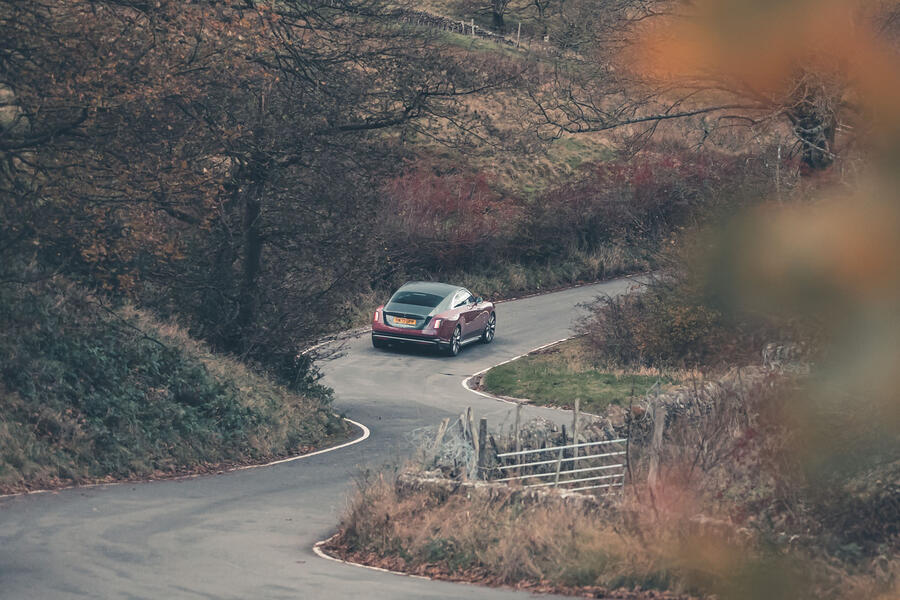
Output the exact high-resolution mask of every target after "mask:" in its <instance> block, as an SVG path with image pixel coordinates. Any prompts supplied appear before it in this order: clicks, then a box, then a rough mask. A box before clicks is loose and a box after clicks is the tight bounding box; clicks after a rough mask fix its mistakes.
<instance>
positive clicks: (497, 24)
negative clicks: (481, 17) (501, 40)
mask: <svg viewBox="0 0 900 600" xmlns="http://www.w3.org/2000/svg"><path fill="white" fill-rule="evenodd" d="M491 14H492V15H493V18H494V19H493V20H494V29H496V30H497V31H499V32H500V33H503V31H504V28H505V26H506V24H505V23H504V22H503V13H501V12H497V11H496V10H495V11H491Z"/></svg>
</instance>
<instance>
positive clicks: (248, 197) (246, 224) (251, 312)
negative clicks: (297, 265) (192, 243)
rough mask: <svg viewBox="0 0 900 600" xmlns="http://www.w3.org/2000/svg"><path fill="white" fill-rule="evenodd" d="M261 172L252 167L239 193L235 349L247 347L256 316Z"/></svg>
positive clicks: (259, 252)
mask: <svg viewBox="0 0 900 600" xmlns="http://www.w3.org/2000/svg"><path fill="white" fill-rule="evenodd" d="M263 182H264V175H263V173H262V172H261V169H259V168H254V169H253V173H252V176H251V181H250V183H249V184H248V187H247V189H246V190H245V192H244V193H243V194H242V196H243V210H244V215H243V226H242V229H243V246H244V248H243V261H242V263H241V285H240V292H239V294H238V306H239V308H238V315H237V321H236V323H235V325H236V331H235V332H234V333H235V334H236V335H239V336H240V338H241V339H236V340H234V342H235V343H234V348H233V350H235V351H244V350H246V348H247V345H248V344H247V342H248V340H247V338H248V337H249V335H250V331H251V329H252V327H253V323H254V321H255V320H256V310H257V301H258V297H259V290H258V282H257V280H258V278H259V272H260V270H261V267H262V251H263V237H262V192H263V189H264V185H263Z"/></svg>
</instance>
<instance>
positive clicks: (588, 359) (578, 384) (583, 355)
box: [481, 337, 681, 413]
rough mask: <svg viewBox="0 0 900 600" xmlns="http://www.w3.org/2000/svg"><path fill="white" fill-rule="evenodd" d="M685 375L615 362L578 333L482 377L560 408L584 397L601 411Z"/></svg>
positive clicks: (497, 388) (494, 387) (485, 384)
mask: <svg viewBox="0 0 900 600" xmlns="http://www.w3.org/2000/svg"><path fill="white" fill-rule="evenodd" d="M680 380H681V376H680V374H677V373H674V372H662V371H658V370H655V369H639V370H636V371H623V370H621V369H616V368H613V367H610V366H608V365H606V364H604V362H603V361H602V359H601V357H598V356H597V355H596V353H594V352H593V351H592V350H591V349H590V347H589V346H588V344H587V343H586V341H585V339H584V338H582V337H578V338H573V339H571V340H567V341H565V342H562V343H560V344H557V345H555V346H551V347H550V348H545V349H543V350H540V351H538V352H534V353H532V354H529V355H527V356H523V357H522V358H519V359H516V360H514V361H512V362H509V363H506V364H504V365H500V366H498V367H494V368H493V369H491V370H490V371H488V372H487V373H485V375H484V377H483V378H482V379H481V388H482V389H483V390H485V391H487V392H489V393H491V394H495V395H498V396H509V397H513V398H527V399H529V400H531V401H532V402H533V403H534V404H538V405H541V406H555V407H558V408H569V409H571V408H572V407H573V406H574V404H575V399H576V398H580V399H581V408H582V410H584V411H587V412H591V413H600V412H603V411H604V410H605V409H606V408H607V407H608V406H610V405H618V406H622V405H625V404H627V403H628V399H629V398H632V397H638V398H639V397H643V395H644V394H646V393H647V392H648V391H649V390H650V388H651V387H653V385H654V384H656V383H657V382H659V383H660V385H661V386H662V388H663V389H665V388H667V387H670V386H672V385H673V384H676V383H678V382H679V381H680Z"/></svg>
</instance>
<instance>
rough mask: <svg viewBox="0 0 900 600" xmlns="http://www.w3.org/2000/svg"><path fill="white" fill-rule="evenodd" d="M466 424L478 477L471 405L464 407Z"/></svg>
mask: <svg viewBox="0 0 900 600" xmlns="http://www.w3.org/2000/svg"><path fill="white" fill-rule="evenodd" d="M466 425H467V427H468V429H469V436H470V437H469V439H470V440H472V450H473V451H474V452H475V465H474V466H475V470H476V473H475V477H476V478H477V477H478V473H477V470H478V461H479V457H478V430H477V429H475V416H474V415H473V414H472V407H471V406H470V407H468V408H467V409H466Z"/></svg>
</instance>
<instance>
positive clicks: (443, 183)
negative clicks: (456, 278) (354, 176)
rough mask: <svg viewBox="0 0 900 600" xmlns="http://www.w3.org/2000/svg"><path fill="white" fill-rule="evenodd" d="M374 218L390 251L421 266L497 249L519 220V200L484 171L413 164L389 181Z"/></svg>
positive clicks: (460, 261) (448, 264)
mask: <svg viewBox="0 0 900 600" xmlns="http://www.w3.org/2000/svg"><path fill="white" fill-rule="evenodd" d="M386 192H387V201H386V203H385V205H384V207H383V208H382V214H381V215H380V219H379V221H380V222H381V223H382V227H383V231H385V232H386V233H388V235H387V239H390V240H392V243H393V244H394V246H395V247H394V255H399V256H401V257H404V258H405V260H406V261H407V263H408V264H409V263H411V264H414V265H416V266H420V267H426V268H428V267H435V268H437V267H440V268H453V267H456V266H463V265H464V264H465V263H466V262H467V261H468V260H470V259H471V258H473V257H474V256H475V255H476V254H477V253H480V252H496V251H498V249H500V248H502V247H503V246H504V245H505V244H506V243H507V242H508V239H509V237H510V235H511V234H512V232H513V231H514V230H515V228H516V225H517V223H518V221H519V215H520V207H519V205H518V202H516V201H515V200H511V199H510V198H507V197H505V196H503V195H502V194H501V193H499V192H498V191H496V190H495V189H494V188H493V187H492V185H491V180H490V178H489V176H488V175H487V174H485V173H452V174H439V173H436V172H435V171H434V170H433V169H431V168H429V167H428V166H426V165H418V166H416V167H413V168H411V169H409V170H407V171H406V172H404V173H403V174H402V175H400V176H399V177H396V178H394V179H392V180H390V181H389V182H388V183H387V186H386Z"/></svg>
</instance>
